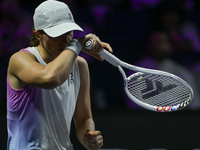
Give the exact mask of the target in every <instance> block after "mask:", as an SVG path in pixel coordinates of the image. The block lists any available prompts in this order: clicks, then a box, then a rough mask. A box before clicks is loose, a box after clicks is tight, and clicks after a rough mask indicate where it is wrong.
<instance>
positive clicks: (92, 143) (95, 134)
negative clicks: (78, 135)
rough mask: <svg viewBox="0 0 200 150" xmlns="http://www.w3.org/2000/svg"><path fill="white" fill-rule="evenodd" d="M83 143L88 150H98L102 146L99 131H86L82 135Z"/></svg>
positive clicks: (101, 137)
mask: <svg viewBox="0 0 200 150" xmlns="http://www.w3.org/2000/svg"><path fill="white" fill-rule="evenodd" d="M83 143H84V146H85V147H86V148H87V149H88V150H98V149H100V148H101V147H102V146H103V136H102V135H101V132H100V131H90V130H89V129H86V130H85V131H84V133H83Z"/></svg>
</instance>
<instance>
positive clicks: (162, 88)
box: [141, 79, 178, 99]
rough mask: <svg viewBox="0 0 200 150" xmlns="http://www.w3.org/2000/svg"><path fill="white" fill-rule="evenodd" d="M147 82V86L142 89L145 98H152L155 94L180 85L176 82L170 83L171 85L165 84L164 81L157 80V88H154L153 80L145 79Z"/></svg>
mask: <svg viewBox="0 0 200 150" xmlns="http://www.w3.org/2000/svg"><path fill="white" fill-rule="evenodd" d="M145 82H146V86H147V87H146V88H145V89H143V90H142V91H141V93H142V94H143V95H142V98H143V99H148V98H151V97H153V96H156V95H158V94H160V93H163V92H167V91H169V90H171V89H173V88H175V87H177V86H178V85H176V84H169V85H166V86H163V83H162V82H159V81H155V86H156V88H154V86H153V81H152V80H149V79H145ZM152 90H153V91H152ZM145 93H146V94H145Z"/></svg>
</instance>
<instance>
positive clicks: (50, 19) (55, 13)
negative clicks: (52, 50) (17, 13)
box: [33, 0, 83, 37]
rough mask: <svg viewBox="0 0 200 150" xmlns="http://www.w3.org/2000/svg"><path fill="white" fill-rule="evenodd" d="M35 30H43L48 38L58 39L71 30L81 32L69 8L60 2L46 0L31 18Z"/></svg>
mask: <svg viewBox="0 0 200 150" xmlns="http://www.w3.org/2000/svg"><path fill="white" fill-rule="evenodd" d="M33 22H34V27H35V30H43V31H44V32H45V33H46V34H48V35H49V36H50V37H58V36H60V35H62V34H65V33H67V32H69V31H72V30H79V31H83V29H82V28H81V27H80V26H78V25H77V24H76V23H75V22H74V18H73V15H72V13H71V11H70V9H69V7H68V6H67V5H66V4H65V3H63V2H60V1H56V0H47V1H44V2H43V3H41V4H40V5H39V6H38V7H37V8H36V9H35V13H34V16H33Z"/></svg>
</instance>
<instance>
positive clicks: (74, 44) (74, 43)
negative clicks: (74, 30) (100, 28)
mask: <svg viewBox="0 0 200 150" xmlns="http://www.w3.org/2000/svg"><path fill="white" fill-rule="evenodd" d="M81 48H82V47H81V44H80V43H79V41H78V40H77V39H72V40H71V41H70V42H69V43H68V44H67V46H66V47H65V49H70V50H72V51H73V52H74V53H76V56H78V54H79V53H80V51H81Z"/></svg>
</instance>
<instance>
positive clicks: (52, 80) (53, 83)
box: [45, 75, 61, 89]
mask: <svg viewBox="0 0 200 150" xmlns="http://www.w3.org/2000/svg"><path fill="white" fill-rule="evenodd" d="M45 81H46V82H45V88H46V89H54V88H56V87H58V86H59V85H61V82H60V79H59V77H57V76H56V75H49V76H47V77H46V79H45Z"/></svg>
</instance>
